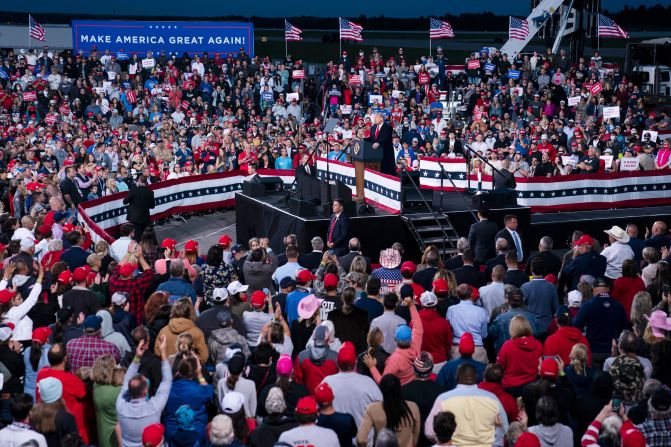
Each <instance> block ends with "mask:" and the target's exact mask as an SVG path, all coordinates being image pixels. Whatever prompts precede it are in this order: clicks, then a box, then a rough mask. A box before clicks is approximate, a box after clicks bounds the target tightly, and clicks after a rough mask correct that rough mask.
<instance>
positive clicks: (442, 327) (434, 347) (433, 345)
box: [419, 309, 452, 363]
mask: <svg viewBox="0 0 671 447" xmlns="http://www.w3.org/2000/svg"><path fill="white" fill-rule="evenodd" d="M419 317H420V318H421V319H422V326H423V327H424V338H423V339H422V351H428V352H430V353H431V355H432V356H433V362H434V363H442V362H445V361H447V360H449V358H450V348H451V347H452V327H451V326H450V322H449V321H447V320H446V319H445V318H444V317H441V316H440V315H438V312H436V310H435V309H422V310H420V311H419Z"/></svg>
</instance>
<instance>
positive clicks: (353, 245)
mask: <svg viewBox="0 0 671 447" xmlns="http://www.w3.org/2000/svg"><path fill="white" fill-rule="evenodd" d="M347 248H349V253H347V254H346V255H344V256H341V257H339V258H338V263H340V265H342V268H343V269H345V271H346V272H349V269H350V267H351V265H352V261H353V260H354V258H356V257H357V256H362V257H363V259H364V261H366V273H368V274H370V273H371V272H372V271H373V270H372V268H371V263H370V258H369V257H368V256H363V254H362V253H361V241H360V240H359V239H358V238H355V237H353V238H352V239H350V240H349V243H348V244H347Z"/></svg>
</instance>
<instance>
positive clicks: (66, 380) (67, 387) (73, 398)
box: [35, 367, 89, 444]
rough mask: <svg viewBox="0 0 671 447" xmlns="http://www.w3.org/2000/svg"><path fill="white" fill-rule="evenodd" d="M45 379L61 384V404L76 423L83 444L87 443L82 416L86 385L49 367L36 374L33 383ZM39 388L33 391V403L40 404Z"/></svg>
mask: <svg viewBox="0 0 671 447" xmlns="http://www.w3.org/2000/svg"><path fill="white" fill-rule="evenodd" d="M47 377H53V378H55V379H58V380H60V381H61V383H62V384H63V396H62V397H63V402H65V407H66V408H67V410H68V412H70V413H72V415H73V416H74V417H75V422H76V423H77V431H79V435H80V436H81V437H82V440H83V441H84V444H88V443H89V435H88V432H87V424H86V415H85V414H84V413H85V412H84V406H85V401H86V385H85V384H84V382H82V381H81V379H80V378H79V377H77V376H76V375H74V374H72V373H69V372H65V371H61V370H57V369H52V368H51V367H44V368H42V369H41V370H39V372H38V373H37V379H36V381H35V383H37V382H39V381H40V380H42V379H45V378H47ZM40 400H41V399H40V387H37V388H36V389H35V402H37V403H39V402H40Z"/></svg>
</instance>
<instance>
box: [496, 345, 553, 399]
mask: <svg viewBox="0 0 671 447" xmlns="http://www.w3.org/2000/svg"><path fill="white" fill-rule="evenodd" d="M542 352H543V345H542V344H541V343H540V342H539V341H538V340H536V339H535V338H534V337H532V336H527V337H520V338H515V339H512V340H508V341H506V342H505V343H504V344H503V346H501V350H500V351H499V355H498V357H496V363H498V364H499V365H501V366H502V367H503V381H502V382H503V386H504V387H505V388H512V387H517V386H522V385H526V384H527V383H530V382H533V381H534V380H536V376H537V375H538V359H539V358H540V356H541V353H542Z"/></svg>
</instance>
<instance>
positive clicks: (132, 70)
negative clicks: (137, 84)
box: [128, 64, 137, 75]
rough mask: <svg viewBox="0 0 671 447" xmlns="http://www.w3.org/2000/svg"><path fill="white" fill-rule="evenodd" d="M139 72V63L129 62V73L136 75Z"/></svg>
mask: <svg viewBox="0 0 671 447" xmlns="http://www.w3.org/2000/svg"><path fill="white" fill-rule="evenodd" d="M135 73H137V64H128V74H132V75H134V74H135Z"/></svg>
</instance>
